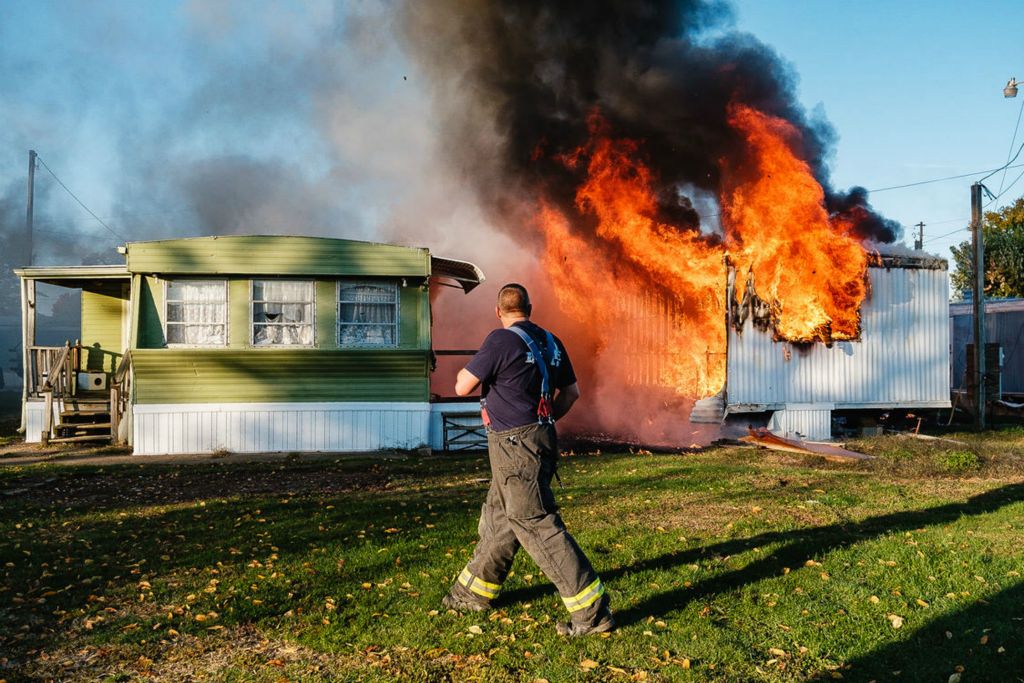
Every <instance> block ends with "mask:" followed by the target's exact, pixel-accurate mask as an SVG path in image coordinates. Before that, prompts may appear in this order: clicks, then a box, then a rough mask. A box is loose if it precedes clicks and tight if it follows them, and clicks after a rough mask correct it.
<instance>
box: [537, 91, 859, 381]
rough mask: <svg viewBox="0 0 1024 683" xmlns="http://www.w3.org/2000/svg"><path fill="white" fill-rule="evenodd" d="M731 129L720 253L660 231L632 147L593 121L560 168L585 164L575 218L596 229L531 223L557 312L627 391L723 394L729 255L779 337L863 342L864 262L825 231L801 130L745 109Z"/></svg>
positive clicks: (850, 241)
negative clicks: (613, 362)
mask: <svg viewBox="0 0 1024 683" xmlns="http://www.w3.org/2000/svg"><path fill="white" fill-rule="evenodd" d="M729 122H730V124H731V125H732V126H733V127H734V128H735V129H736V130H737V131H739V132H740V133H741V134H742V135H743V137H744V139H745V140H746V142H747V146H746V150H745V154H744V157H743V159H742V160H737V161H736V162H730V161H726V160H723V161H722V162H721V168H722V176H723V184H722V187H723V190H722V193H721V196H720V202H721V205H722V217H723V228H724V231H725V244H724V246H723V245H722V244H720V243H718V241H717V240H714V239H710V238H708V237H707V236H706V235H704V234H702V233H701V232H700V231H698V230H695V229H692V228H689V229H688V228H686V227H684V226H677V225H669V224H665V223H663V222H660V221H659V220H658V218H657V215H658V212H657V202H656V200H655V198H654V192H653V191H652V186H653V184H654V183H653V181H654V180H655V179H654V178H653V177H652V172H651V170H650V169H649V168H647V167H646V166H645V165H644V164H643V163H642V162H641V161H640V159H639V158H638V157H639V150H640V144H639V143H638V142H637V141H634V140H629V139H616V138H613V137H612V136H611V134H610V131H609V127H608V125H607V124H606V123H605V122H604V121H603V119H602V118H601V117H600V115H599V114H597V113H595V114H593V115H591V117H590V118H589V121H588V124H589V130H590V134H591V137H590V140H589V141H588V143H587V144H586V145H584V146H583V147H581V148H580V149H578V150H575V151H574V152H573V153H571V154H569V155H567V156H565V157H564V158H563V159H562V161H563V162H564V163H565V164H566V165H567V166H569V167H570V168H576V167H578V166H579V165H580V164H582V163H585V164H586V180H585V181H584V182H583V183H582V184H581V185H580V186H579V187H578V188H577V191H576V209H577V210H578V211H579V213H580V214H581V215H582V216H583V219H584V220H585V221H587V220H592V221H593V222H594V223H595V227H594V229H593V231H592V232H590V231H587V230H585V229H584V226H582V225H574V222H573V220H572V219H571V218H570V217H568V216H566V215H565V214H563V212H561V211H560V210H558V209H557V208H555V207H554V206H552V205H551V204H550V203H546V202H542V206H541V209H540V211H539V212H538V216H537V223H538V225H539V227H540V230H541V233H542V235H543V236H544V238H545V252H544V255H543V259H542V265H543V267H544V270H545V271H546V273H547V274H548V277H549V279H550V280H551V283H552V284H553V285H554V289H555V292H556V295H557V296H558V301H559V305H560V306H561V308H562V310H563V311H564V312H565V313H567V314H568V315H570V316H571V317H573V318H575V319H577V320H579V321H583V322H586V323H587V324H588V328H589V329H591V330H594V331H595V332H594V334H595V335H596V337H597V338H596V339H595V341H596V344H595V345H596V347H597V348H598V350H599V352H600V351H604V352H610V353H608V354H607V355H609V356H611V357H615V358H620V359H622V362H621V363H619V364H618V365H617V366H616V367H615V368H612V369H613V370H615V371H617V372H619V374H621V375H622V377H621V379H622V380H623V381H625V382H626V383H628V384H638V383H639V384H656V385H661V386H668V387H671V388H673V389H675V390H676V391H677V392H678V393H680V394H684V395H687V396H703V395H708V394H712V393H715V392H717V391H719V390H720V389H721V388H722V386H723V385H724V382H725V364H724V357H725V345H726V317H725V310H726V301H725V282H726V267H725V260H724V257H725V256H726V251H727V250H728V255H729V259H730V261H731V263H732V264H733V265H734V266H735V267H736V269H737V272H738V273H741V274H742V275H743V277H747V275H748V274H749V275H750V276H751V277H752V278H753V283H754V286H755V291H756V293H757V294H758V296H760V297H761V298H762V299H764V300H766V301H767V302H768V303H769V305H770V307H771V310H772V313H773V318H774V321H773V322H774V325H775V331H776V335H777V336H778V337H780V338H784V339H788V340H791V341H814V340H820V341H831V340H832V339H850V338H854V337H856V336H857V334H858V332H859V313H858V310H859V307H860V304H861V302H862V301H863V299H864V296H865V291H866V285H865V279H864V275H865V272H866V268H867V257H866V254H865V252H864V249H863V248H862V247H861V246H860V244H859V243H858V242H857V241H856V240H855V239H854V238H852V237H851V236H850V235H849V226H847V225H845V224H836V223H833V222H831V221H830V219H829V215H828V213H827V211H826V209H825V206H824V192H823V190H822V188H821V185H820V184H819V183H818V182H817V181H816V180H815V178H814V175H813V173H812V172H811V169H810V167H809V166H808V165H807V163H806V162H805V161H803V160H802V159H800V158H799V156H798V154H797V153H796V152H795V151H794V148H795V147H796V145H798V143H799V137H798V134H797V131H796V130H795V129H794V128H793V127H792V126H791V125H790V124H788V123H786V122H785V121H783V120H781V119H778V118H774V117H771V116H768V115H766V114H763V113H761V112H759V111H757V110H755V109H752V108H750V107H745V106H741V105H736V106H733V107H732V108H731V109H730V112H729ZM738 294H742V292H739V293H738ZM609 302H614V303H609ZM605 368H606V369H607V368H608V365H607V364H605Z"/></svg>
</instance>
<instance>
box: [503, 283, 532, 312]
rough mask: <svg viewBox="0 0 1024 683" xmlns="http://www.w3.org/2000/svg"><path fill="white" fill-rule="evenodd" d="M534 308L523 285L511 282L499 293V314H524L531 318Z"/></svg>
mask: <svg viewBox="0 0 1024 683" xmlns="http://www.w3.org/2000/svg"><path fill="white" fill-rule="evenodd" d="M532 308H533V306H532V305H531V304H530V295H529V294H528V293H527V291H526V287H523V286H522V285H521V284H518V283H516V282H510V283H508V284H507V285H505V286H504V287H502V288H501V290H499V291H498V312H499V313H501V314H502V315H507V314H509V313H522V314H523V315H525V316H526V317H530V311H531V309H532Z"/></svg>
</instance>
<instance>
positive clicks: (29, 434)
mask: <svg viewBox="0 0 1024 683" xmlns="http://www.w3.org/2000/svg"><path fill="white" fill-rule="evenodd" d="M60 406H61V402H60V401H59V400H57V401H54V402H53V424H57V422H59V421H60V411H61V407H60ZM45 416H46V403H44V402H43V401H27V402H26V403H25V443H40V442H41V441H42V438H41V437H42V434H43V418H44V417H45Z"/></svg>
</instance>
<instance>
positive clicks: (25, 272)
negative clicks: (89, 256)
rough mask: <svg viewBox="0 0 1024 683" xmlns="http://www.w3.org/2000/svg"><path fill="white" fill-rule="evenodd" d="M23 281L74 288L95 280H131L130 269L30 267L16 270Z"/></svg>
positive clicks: (16, 273) (111, 267)
mask: <svg viewBox="0 0 1024 683" xmlns="http://www.w3.org/2000/svg"><path fill="white" fill-rule="evenodd" d="M14 274H15V275H17V276H18V277H20V278H22V279H23V280H36V281H37V282H45V283H46V284H50V285H63V286H73V285H72V283H75V282H78V283H80V282H82V281H83V280H85V281H93V280H130V279H131V275H130V274H129V273H128V267H127V266H125V265H112V266H29V267H27V268H15V269H14Z"/></svg>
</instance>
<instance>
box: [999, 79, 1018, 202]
mask: <svg viewBox="0 0 1024 683" xmlns="http://www.w3.org/2000/svg"><path fill="white" fill-rule="evenodd" d="M1021 114H1024V98H1022V99H1021V101H1020V110H1019V111H1018V112H1017V124H1016V125H1015V126H1014V127H1013V137H1012V138H1010V149H1008V150H1006V163H1007V164H1009V163H1010V155H1011V154H1013V146H1014V144H1016V142H1017V131H1018V130H1020V116H1021ZM1007 170H1008V169H1004V170H1003V177H1002V178H1000V179H999V189H998V190H997V191H996V194H997V195H1002V193H1003V184H1004V183H1005V182H1006V171H1007ZM1019 178H1020V176H1018V179H1019ZM1014 182H1016V181H1014ZM1010 184H1011V185H1013V183H1010Z"/></svg>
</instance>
